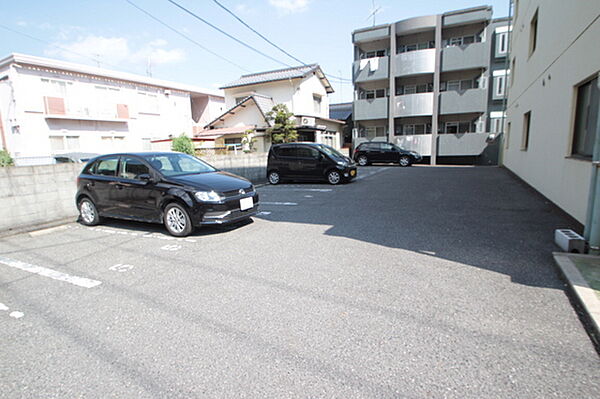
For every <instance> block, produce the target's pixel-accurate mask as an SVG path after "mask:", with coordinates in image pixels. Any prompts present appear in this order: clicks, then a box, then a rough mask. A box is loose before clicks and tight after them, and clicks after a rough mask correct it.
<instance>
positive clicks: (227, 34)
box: [126, 0, 290, 67]
mask: <svg viewBox="0 0 600 399" xmlns="http://www.w3.org/2000/svg"><path fill="white" fill-rule="evenodd" d="M126 1H129V0H126ZM167 1H168V2H169V3H171V4H173V5H174V6H175V7H177V8H179V9H181V10H183V11H185V12H186V13H188V14H189V15H191V16H192V17H194V18H196V19H198V20H199V21H202V22H204V23H205V24H206V25H208V26H210V27H211V28H213V29H215V30H217V31H219V32H221V33H222V34H224V35H225V36H227V37H228V38H230V39H232V40H234V41H236V42H237V43H239V44H241V45H242V46H244V47H246V48H248V49H250V50H252V51H254V52H256V53H258V54H260V55H262V56H263V57H266V58H268V59H270V60H271V61H275V62H276V63H278V64H282V65H285V66H287V67H290V65H288V64H286V63H285V62H282V61H279V60H277V59H275V58H273V57H271V56H270V55H268V54H265V53H263V52H262V51H260V50H258V49H256V48H254V47H252V46H250V45H249V44H246V43H244V42H243V41H241V40H240V39H238V38H237V37H235V36H233V35H230V34H229V33H227V32H225V31H224V30H223V29H221V28H219V27H218V26H215V25H213V24H211V23H210V22H208V21H207V20H205V19H204V18H202V17H200V16H199V15H197V14H194V13H193V12H192V11H190V10H188V9H187V8H185V7H184V6H182V5H180V4H178V3H177V2H175V1H173V0H167Z"/></svg>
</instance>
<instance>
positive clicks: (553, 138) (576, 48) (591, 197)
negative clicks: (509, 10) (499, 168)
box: [503, 0, 600, 247]
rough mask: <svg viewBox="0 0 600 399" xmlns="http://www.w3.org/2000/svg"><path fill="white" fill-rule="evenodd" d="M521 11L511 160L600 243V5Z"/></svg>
mask: <svg viewBox="0 0 600 399" xmlns="http://www.w3.org/2000/svg"><path fill="white" fill-rule="evenodd" d="M513 11H514V18H513V21H514V22H513V24H514V29H513V34H512V39H511V51H510V64H511V70H512V73H511V82H510V87H509V96H508V107H507V122H508V123H507V127H506V139H505V143H504V157H503V158H504V165H505V166H506V167H507V168H508V169H510V170H511V171H513V172H514V173H515V174H517V175H518V176H519V177H521V178H522V179H523V180H524V181H525V182H527V183H528V184H530V185H531V186H532V187H533V188H535V189H536V190H538V191H539V192H540V193H542V194H543V195H544V196H546V197H547V198H549V199H550V200H551V201H552V202H554V203H555V204H557V205H558V206H559V207H561V208H562V209H563V210H565V211H566V212H567V213H569V214H570V215H571V216H573V217H574V218H575V219H577V220H578V221H579V222H580V223H582V224H583V225H585V227H586V238H588V239H589V240H590V245H591V246H592V247H593V246H595V247H598V246H599V245H600V231H599V229H598V228H596V239H595V243H593V241H594V240H593V239H592V237H591V236H592V234H591V228H592V225H593V224H595V225H596V226H598V223H599V221H600V203H599V200H598V199H597V198H596V197H597V195H598V194H599V193H600V184H599V181H598V165H600V139H599V138H600V118H599V117H598V115H599V114H600V105H599V103H600V80H599V79H598V77H599V73H600V51H599V48H600V47H599V44H598V40H599V39H600V2H598V1H577V2H561V1H542V0H519V1H514V2H513ZM557 227H558V226H557Z"/></svg>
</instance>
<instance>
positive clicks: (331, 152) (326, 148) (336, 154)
mask: <svg viewBox="0 0 600 399" xmlns="http://www.w3.org/2000/svg"><path fill="white" fill-rule="evenodd" d="M318 147H319V148H320V149H321V151H323V152H324V153H325V154H327V155H331V156H334V157H336V158H345V157H344V155H343V154H342V153H341V152H339V151H337V150H335V149H333V148H331V147H330V146H328V145H325V144H319V145H318Z"/></svg>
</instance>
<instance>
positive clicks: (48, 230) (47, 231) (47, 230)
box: [29, 226, 67, 237]
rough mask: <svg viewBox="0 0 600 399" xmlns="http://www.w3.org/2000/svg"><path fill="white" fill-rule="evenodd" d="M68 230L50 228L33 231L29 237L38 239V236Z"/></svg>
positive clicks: (62, 227)
mask: <svg viewBox="0 0 600 399" xmlns="http://www.w3.org/2000/svg"><path fill="white" fill-rule="evenodd" d="M66 228H67V226H56V227H50V228H47V229H42V230H36V231H32V232H31V233H29V235H30V236H31V237H37V236H42V235H44V234H50V233H54V232H55V231H59V230H64V229H66Z"/></svg>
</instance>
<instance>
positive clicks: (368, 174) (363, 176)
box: [354, 168, 389, 181]
mask: <svg viewBox="0 0 600 399" xmlns="http://www.w3.org/2000/svg"><path fill="white" fill-rule="evenodd" d="M388 169H389V168H381V169H377V170H374V171H373V172H369V173H367V174H366V175H363V174H361V175H360V176H358V177H357V178H355V179H354V181H358V180H362V179H365V178H367V177H371V176H373V175H376V174H377V173H381V172H384V171H386V170H388Z"/></svg>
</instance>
